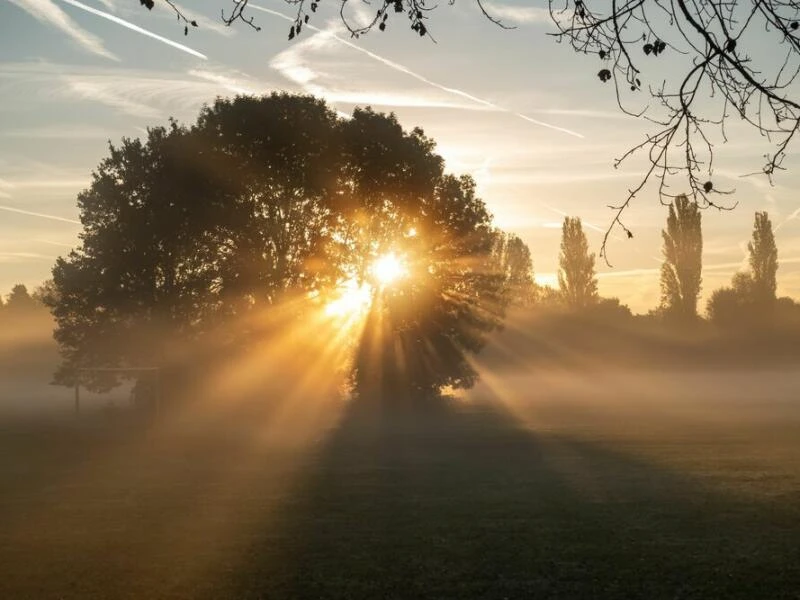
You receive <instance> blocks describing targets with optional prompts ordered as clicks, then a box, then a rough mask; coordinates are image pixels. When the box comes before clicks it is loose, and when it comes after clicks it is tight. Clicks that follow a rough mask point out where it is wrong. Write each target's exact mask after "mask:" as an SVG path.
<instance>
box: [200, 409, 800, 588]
mask: <svg viewBox="0 0 800 600" xmlns="http://www.w3.org/2000/svg"><path fill="white" fill-rule="evenodd" d="M307 476H308V479H307V480H306V483H305V485H304V486H301V487H300V488H299V489H298V491H297V493H296V494H295V495H294V496H293V498H292V501H291V503H290V504H289V505H287V506H286V507H285V509H284V511H283V512H282V526H281V527H280V530H279V531H276V530H275V528H272V529H270V530H269V531H264V532H263V535H262V536H261V541H259V542H257V543H255V544H254V545H253V546H252V547H251V548H250V549H249V551H248V552H247V553H246V555H245V556H243V557H242V559H241V562H240V563H239V564H238V565H237V566H236V569H235V572H234V573H232V578H231V579H230V581H229V582H228V585H225V586H223V587H224V588H225V590H226V593H227V594H229V597H235V598H398V599H400V598H404V599H405V598H529V597H530V598H615V599H616V598H648V599H652V598H748V599H752V598H796V594H797V589H798V587H797V585H798V583H800V569H798V564H797V561H796V560H795V557H796V542H797V540H800V519H798V517H800V511H798V510H797V508H796V507H794V508H792V507H783V506H781V507H778V506H766V505H763V504H754V503H752V502H750V503H748V501H746V500H743V499H736V498H732V497H722V496H720V494H719V493H718V492H717V491H715V490H713V489H709V488H708V487H705V486H703V485H701V484H700V483H699V482H698V481H695V480H693V479H692V478H690V477H688V476H684V475H682V474H677V473H673V472H668V471H666V470H663V469H659V468H658V467H656V466H654V465H653V464H650V463H647V462H645V461H643V460H639V459H637V458H636V457H631V456H627V455H625V453H624V452H617V451H612V450H609V449H607V448H603V447H601V446H599V445H596V444H592V443H587V442H583V441H581V442H579V441H576V440H574V439H570V438H569V437H567V436H564V435H548V434H547V433H535V432H532V431H531V430H529V429H526V428H524V427H523V426H522V424H521V423H520V422H519V421H517V420H515V419H514V418H513V417H512V416H511V415H510V414H508V413H506V412H504V411H503V410H502V409H500V408H499V407H497V406H489V405H482V406H464V405H461V406H459V405H458V404H456V403H454V402H452V401H447V400H441V401H436V402H433V403H431V404H430V405H429V406H428V407H427V409H425V410H422V409H420V408H419V406H415V407H414V408H413V409H411V410H403V408H402V406H401V405H400V404H398V403H396V402H395V403H393V404H392V406H391V407H388V408H387V407H386V406H381V405H376V404H375V403H369V402H365V401H361V402H359V403H355V404H354V405H353V406H352V407H351V409H350V411H349V413H348V414H347V416H346V418H345V419H344V420H343V422H342V425H341V427H340V428H339V430H338V431H337V432H336V433H335V435H334V436H333V437H332V438H331V439H330V440H329V441H328V443H327V444H326V445H325V446H324V447H322V448H321V449H320V450H319V453H318V455H317V458H316V462H315V464H314V465H313V466H312V467H311V471H309V473H308V475H307ZM216 597H219V596H216Z"/></svg>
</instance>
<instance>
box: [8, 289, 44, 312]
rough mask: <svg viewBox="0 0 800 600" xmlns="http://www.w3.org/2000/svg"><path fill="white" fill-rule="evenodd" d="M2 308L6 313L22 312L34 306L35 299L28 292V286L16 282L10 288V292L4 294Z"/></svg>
mask: <svg viewBox="0 0 800 600" xmlns="http://www.w3.org/2000/svg"><path fill="white" fill-rule="evenodd" d="M3 308H4V309H5V310H6V311H8V312H7V314H12V313H14V314H22V313H25V312H28V311H31V310H33V309H35V308H36V301H35V300H34V299H33V298H32V297H31V295H30V294H29V293H28V288H27V287H25V286H24V285H23V284H21V283H18V284H17V285H15V286H14V287H12V288H11V292H10V293H9V294H8V296H6V301H5V305H4V306H3Z"/></svg>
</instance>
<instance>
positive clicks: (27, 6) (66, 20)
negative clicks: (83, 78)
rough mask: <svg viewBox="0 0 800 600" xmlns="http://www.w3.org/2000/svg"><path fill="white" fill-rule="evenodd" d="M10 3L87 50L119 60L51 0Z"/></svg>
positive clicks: (27, 0)
mask: <svg viewBox="0 0 800 600" xmlns="http://www.w3.org/2000/svg"><path fill="white" fill-rule="evenodd" d="M11 3H12V4H16V5H17V6H18V7H20V8H21V9H22V10H24V11H26V12H27V13H29V14H30V15H31V16H33V17H35V18H36V19H38V20H39V21H41V22H42V23H45V24H47V25H50V26H52V27H55V28H56V29H59V30H61V31H62V32H63V33H66V34H67V35H68V36H69V37H71V38H72V39H73V40H74V41H76V42H77V43H78V44H80V45H81V46H83V48H85V49H86V50H88V51H89V52H92V53H94V54H97V55H98V56H102V57H104V58H109V59H111V60H119V58H117V57H116V55H114V54H113V53H112V52H110V51H109V50H107V49H106V48H105V46H103V43H102V42H101V41H100V39H99V38H97V37H96V36H94V35H93V34H91V33H89V32H88V31H86V30H84V29H82V28H81V27H80V26H79V25H78V24H77V23H75V21H73V20H72V19H71V18H70V17H69V15H67V14H66V13H65V12H64V11H63V10H61V8H59V7H58V6H57V5H56V4H55V3H54V2H53V1H52V0H11Z"/></svg>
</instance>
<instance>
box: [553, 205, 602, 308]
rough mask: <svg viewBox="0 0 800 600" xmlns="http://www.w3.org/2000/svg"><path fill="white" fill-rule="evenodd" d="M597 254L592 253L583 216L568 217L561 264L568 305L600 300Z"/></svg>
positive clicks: (583, 305) (560, 280) (563, 292)
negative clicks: (582, 219)
mask: <svg viewBox="0 0 800 600" xmlns="http://www.w3.org/2000/svg"><path fill="white" fill-rule="evenodd" d="M594 262H595V255H594V253H591V254H590V253H589V242H588V241H587V240H586V234H585V233H584V232H583V225H582V224H581V220H580V218H579V217H564V224H563V225H562V227H561V255H560V256H559V259H558V263H559V265H560V267H561V268H560V270H559V272H558V285H559V287H560V288H561V295H562V296H563V297H564V301H565V302H566V304H567V306H569V307H570V308H573V309H582V308H586V307H587V306H589V305H590V304H594V303H595V302H596V301H597V277H596V275H595V269H594Z"/></svg>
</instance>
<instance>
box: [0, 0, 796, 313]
mask: <svg viewBox="0 0 800 600" xmlns="http://www.w3.org/2000/svg"><path fill="white" fill-rule="evenodd" d="M251 2H253V0H251ZM139 4H140V3H139V2H138V0H81V1H78V0H0V294H5V293H7V292H8V291H10V289H11V286H12V285H14V284H15V283H24V284H26V285H28V286H29V287H31V288H33V287H35V286H37V285H39V284H40V283H41V282H43V281H44V280H46V279H47V278H48V277H49V275H50V270H51V268H52V265H53V262H54V260H55V259H56V257H58V256H60V255H64V254H66V253H68V252H69V250H70V248H72V247H74V246H75V245H76V244H77V243H78V234H79V232H80V230H81V226H80V223H79V221H78V216H79V215H78V209H77V206H76V196H77V194H78V193H79V192H80V191H81V190H82V189H84V188H85V187H87V186H88V184H89V183H90V181H91V173H92V170H93V169H94V168H95V167H96V165H98V163H99V162H100V161H101V160H102V159H103V158H104V157H105V156H106V155H107V154H108V143H109V141H111V142H112V143H116V142H118V141H119V140H120V139H121V138H122V137H139V136H142V135H144V134H145V132H146V128H147V127H149V126H155V125H163V124H166V123H167V120H168V119H169V118H170V117H175V118H176V119H178V120H179V121H182V122H186V123H189V122H192V121H194V120H195V119H196V117H197V114H198V111H199V109H200V108H201V106H202V105H203V104H204V103H210V102H212V101H213V100H214V98H215V97H217V96H233V95H235V94H243V93H246V94H263V93H270V92H272V91H279V90H286V91H290V92H304V93H313V94H315V95H318V96H322V97H324V98H326V99H327V101H328V103H329V104H330V105H331V106H333V107H334V108H335V109H336V110H337V111H339V112H341V113H342V114H343V115H347V114H350V113H351V112H352V110H353V108H354V107H355V106H366V105H370V106H373V107H374V108H375V109H377V110H381V111H386V112H395V113H396V114H397V116H398V118H399V120H400V122H401V123H402V124H403V125H404V126H405V127H406V128H407V129H411V128H413V127H415V126H420V127H422V128H423V129H424V130H425V132H426V133H427V134H428V135H429V136H431V137H432V138H433V139H434V140H436V142H437V144H438V146H437V150H438V152H439V153H440V154H441V155H442V156H443V157H444V158H445V160H446V165H447V169H448V170H449V171H451V172H454V173H469V174H471V175H473V176H474V177H475V179H476V181H477V183H478V190H479V193H480V195H481V197H482V198H483V199H484V200H485V201H486V203H487V205H488V206H489V208H490V210H491V211H492V212H493V214H494V215H495V218H496V221H497V223H498V225H500V226H501V227H503V228H504V229H506V230H508V231H511V232H513V233H516V234H517V235H519V236H520V237H522V239H523V240H525V242H527V243H528V245H529V246H530V248H531V252H532V255H533V260H534V270H535V274H536V278H537V281H539V282H540V283H544V284H550V285H554V284H555V283H556V272H557V269H558V252H559V239H560V234H561V230H560V227H561V222H562V220H563V218H564V216H566V215H570V216H579V217H581V218H582V219H583V223H584V229H585V231H586V233H587V236H588V238H589V243H590V246H591V248H592V250H593V251H595V252H599V249H600V243H601V240H602V236H603V232H604V230H605V229H606V227H607V226H608V225H609V224H610V222H611V219H612V218H613V213H612V211H611V210H610V209H609V208H608V205H610V204H617V203H619V202H620V201H622V200H624V198H625V197H626V195H627V190H628V189H630V188H631V187H632V186H635V185H636V184H637V183H638V181H639V177H640V176H641V173H642V166H643V164H644V163H642V162H637V161H633V162H631V164H630V165H628V166H625V167H623V168H620V169H615V168H614V166H613V164H614V159H615V158H617V157H618V156H620V155H622V154H623V153H624V152H625V151H626V150H627V149H628V148H630V147H631V146H632V145H634V144H636V143H639V142H640V141H641V140H642V139H644V136H645V134H646V132H647V131H648V124H647V123H646V122H644V121H643V120H642V119H636V118H632V117H628V116H626V115H624V114H623V113H621V111H620V110H619V109H618V107H617V105H616V100H615V96H614V93H613V88H612V87H611V86H610V85H605V86H604V85H603V84H602V83H600V82H599V80H598V79H597V77H596V73H597V70H598V69H599V68H600V66H599V62H598V59H597V58H596V57H588V56H583V55H576V54H575V53H573V52H572V50H570V49H569V48H568V47H567V46H566V45H565V44H558V43H556V41H555V40H554V38H553V37H552V36H548V35H547V34H548V33H551V32H552V31H553V30H554V25H553V24H552V23H551V22H550V21H549V16H548V14H547V12H546V10H545V7H546V3H545V1H544V0H538V1H536V0H530V1H527V2H526V1H523V0H518V1H517V2H516V3H515V2H513V1H512V0H504V1H503V2H502V3H501V2H500V0H498V1H493V2H489V3H486V6H487V7H489V8H490V9H491V10H492V11H494V14H495V15H497V16H499V17H501V18H502V19H503V21H504V23H506V24H508V25H514V26H515V28H514V29H510V30H505V29H501V28H499V27H497V26H495V25H493V24H491V23H490V22H488V21H487V20H486V19H485V18H484V17H483V16H482V15H481V14H480V12H479V10H478V9H477V6H476V5H475V4H474V3H472V2H469V1H467V0H459V1H458V2H456V3H455V4H454V5H453V6H449V5H448V3H442V6H440V7H439V8H437V9H436V11H435V12H434V17H433V19H432V20H431V22H430V27H429V29H430V31H431V32H432V34H433V36H434V37H435V39H436V42H435V43H434V42H433V41H431V40H430V39H427V38H426V39H422V38H420V37H419V36H417V35H416V34H415V33H414V32H412V31H410V30H409V29H408V26H407V23H406V22H405V21H403V20H400V19H397V20H390V21H389V26H388V28H387V31H386V32H379V31H377V30H376V31H374V32H372V33H370V34H369V35H367V36H362V37H361V38H359V39H351V38H350V37H349V35H347V34H346V33H344V32H343V28H342V26H341V23H340V21H339V18H338V7H339V3H338V2H332V1H330V0H321V2H320V4H319V9H318V10H317V13H316V15H315V17H316V18H315V20H314V21H312V25H314V26H315V27H314V28H306V29H305V30H304V31H303V32H302V34H301V35H300V36H299V37H297V38H295V39H294V40H292V41H289V40H288V39H287V34H288V30H289V22H290V18H289V17H290V15H291V12H290V11H291V7H290V6H288V5H287V4H286V3H285V2H284V0H255V2H254V3H253V4H252V6H251V7H250V9H249V15H250V16H252V17H253V18H254V21H255V23H256V24H257V25H259V26H260V27H261V31H259V32H256V31H255V30H253V29H251V28H249V27H248V26H246V25H245V24H243V23H241V22H240V23H237V24H235V25H234V26H232V27H226V26H225V25H224V24H223V23H222V22H221V20H220V8H223V7H224V8H225V9H226V10H227V8H228V6H229V4H230V3H229V2H227V1H226V0H195V1H193V2H191V3H189V2H187V3H186V5H185V6H183V5H179V6H181V8H182V9H183V10H184V11H185V12H186V14H187V15H189V16H190V18H193V19H196V20H197V22H198V25H199V26H198V27H197V28H196V29H195V28H193V29H192V30H191V31H190V33H189V35H188V36H184V35H183V26H182V25H181V24H179V23H177V22H176V19H175V15H174V13H172V12H171V9H169V7H167V6H166V5H165V3H164V2H163V1H161V0H156V7H155V8H154V9H153V10H152V11H147V10H145V9H143V8H141V7H140V5H139ZM352 6H353V11H352V13H351V16H352V18H354V19H359V18H364V17H365V16H367V15H368V13H367V12H366V10H367V9H366V7H365V5H363V4H360V5H359V4H356V3H355V2H352ZM664 64H665V65H669V63H666V62H665V63H664ZM667 68H668V66H667ZM654 76H656V77H657V76H658V74H657V73H656V75H654ZM641 102H642V106H644V105H645V103H646V97H644V96H643V97H642V100H641ZM765 151H766V147H765V146H764V143H763V140H761V139H759V138H758V137H757V136H755V135H754V134H753V133H752V132H748V131H747V130H746V129H745V128H743V127H740V126H738V125H737V124H736V123H732V124H731V127H730V129H729V131H728V142H727V143H726V144H723V145H720V146H718V147H717V148H716V153H717V154H716V158H715V164H716V170H715V172H714V181H715V185H717V187H726V188H734V189H735V190H736V192H735V195H733V196H731V197H730V199H731V200H735V201H738V207H737V208H736V209H735V210H733V211H716V210H713V209H712V210H708V211H705V212H704V213H703V229H704V253H703V262H704V272H703V295H704V298H707V297H708V295H709V294H710V292H711V291H713V290H714V289H716V288H718V287H720V286H722V285H726V284H728V283H729V281H730V278H731V276H732V275H733V274H734V273H735V272H736V271H737V270H739V269H741V268H743V267H744V266H746V259H747V250H746V244H747V241H748V240H749V238H750V234H751V231H752V226H753V213H754V211H759V210H766V211H768V212H769V214H770V217H771V219H772V221H773V224H774V226H775V229H776V240H777V243H778V251H779V260H780V268H779V271H778V293H779V294H780V295H791V296H793V297H795V298H797V299H800V196H799V195H798V194H797V193H796V192H795V190H796V189H798V183H800V161H798V160H797V158H796V155H795V154H794V153H790V155H789V157H788V160H787V161H786V166H787V167H788V169H787V171H785V172H781V173H779V174H778V176H777V178H776V180H775V185H770V184H769V183H768V182H767V181H766V180H765V179H764V178H762V177H743V176H742V175H744V174H747V173H751V172H753V171H756V170H758V169H759V168H760V166H761V164H762V162H763V160H762V155H763V154H764V152H765ZM665 218H666V208H665V207H663V206H662V205H661V204H660V203H659V201H658V198H657V197H656V194H655V192H654V191H653V190H652V189H646V190H645V192H644V193H643V194H642V195H641V197H640V198H639V199H637V200H636V201H635V202H634V204H633V205H632V207H631V209H630V210H629V212H628V213H627V215H626V218H625V223H626V225H627V226H628V227H629V228H630V229H631V230H632V231H633V233H634V238H633V239H630V240H629V239H623V238H624V237H625V236H623V235H621V234H620V233H619V232H617V233H616V234H615V235H613V236H612V237H611V239H610V243H609V247H608V256H609V260H610V262H611V263H612V265H613V267H609V266H607V265H605V264H604V263H603V261H602V260H601V259H599V258H598V278H599V288H600V293H601V294H602V295H604V296H617V297H619V298H620V299H621V301H622V302H623V303H625V304H628V305H629V306H630V307H631V308H632V309H633V310H634V312H647V311H648V310H650V309H652V308H654V307H655V306H656V305H657V304H658V300H659V284H658V270H659V266H660V263H661V230H662V228H663V227H664V222H665ZM703 305H704V302H703Z"/></svg>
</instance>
